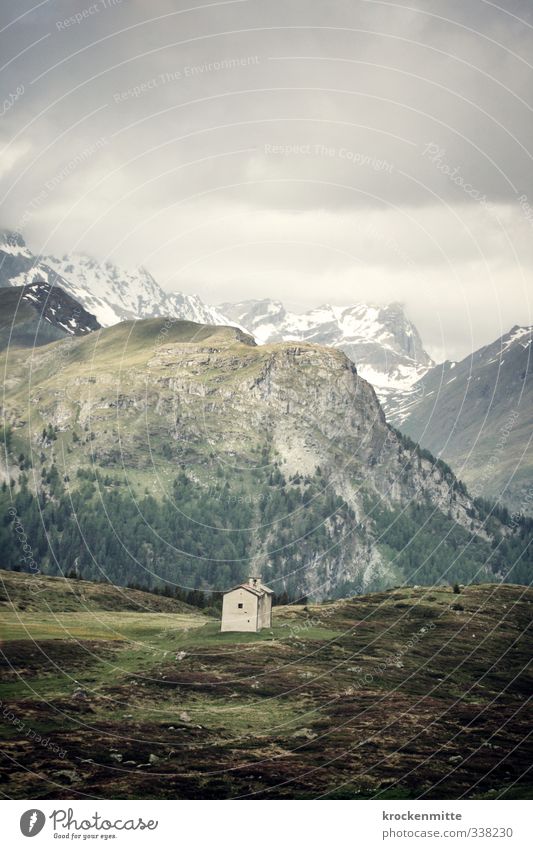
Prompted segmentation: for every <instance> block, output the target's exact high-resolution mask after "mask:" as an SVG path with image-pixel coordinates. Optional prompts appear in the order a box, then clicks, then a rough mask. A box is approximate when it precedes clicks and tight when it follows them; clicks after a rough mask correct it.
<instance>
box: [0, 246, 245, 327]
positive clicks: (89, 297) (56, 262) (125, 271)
mask: <svg viewBox="0 0 533 849" xmlns="http://www.w3.org/2000/svg"><path fill="white" fill-rule="evenodd" d="M0 239H1V241H0V286H27V285H28V284H30V283H32V282H33V281H36V280H39V281H45V282H47V283H50V284H51V285H57V286H60V287H61V289H63V290H64V291H65V292H67V293H68V294H70V295H71V296H72V297H73V298H75V299H76V300H77V301H78V302H79V303H80V304H82V306H83V307H85V309H86V310H88V312H90V313H92V314H94V315H95V316H96V318H97V320H98V322H99V323H100V324H101V325H102V326H103V327H108V326H110V325H112V324H117V323H118V322H120V321H125V320H127V319H143V318H155V317H157V316H170V317H173V318H177V319H185V320H188V321H197V322H200V323H202V324H227V323H228V322H227V319H226V318H225V317H224V316H223V315H221V313H220V312H219V311H218V310H216V309H214V308H213V307H210V306H208V305H206V304H204V303H203V302H202V301H201V300H200V298H199V297H198V296H197V295H186V294H181V293H172V294H168V293H167V292H165V291H164V290H163V289H162V288H161V286H160V285H159V284H158V283H157V281H156V280H155V279H154V277H153V276H152V275H151V274H150V272H149V271H148V270H147V269H146V268H143V267H140V268H136V269H130V268H124V267H122V266H120V265H117V264H116V263H113V262H111V261H110V260H106V261H104V262H99V261H98V260H96V259H94V258H93V257H90V256H86V255H85V254H65V255H63V256H62V257H56V256H34V255H33V254H32V253H31V251H30V250H29V249H28V248H27V246H26V244H25V242H24V239H23V238H22V236H21V235H20V234H18V233H12V232H9V231H6V232H4V233H3V234H2V235H1V237H0Z"/></svg>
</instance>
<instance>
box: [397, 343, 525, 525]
mask: <svg viewBox="0 0 533 849" xmlns="http://www.w3.org/2000/svg"><path fill="white" fill-rule="evenodd" d="M531 330H532V329H531V327H513V328H512V330H510V331H509V333H506V334H505V335H504V336H502V337H501V339H498V340H497V341H496V342H493V343H492V344H490V345H486V346H485V347H483V348H480V349H479V350H478V351H476V352H474V354H472V355H471V356H469V357H465V359H464V360H462V361H461V362H458V363H452V362H445V363H442V364H440V365H438V366H435V367H434V368H433V369H431V370H430V371H429V372H428V373H427V375H426V376H425V377H424V378H423V379H422V380H421V381H420V382H419V383H418V384H416V385H415V386H414V388H413V395H412V397H411V398H410V399H409V398H408V399H407V400H405V401H404V402H403V403H402V404H400V405H399V406H398V408H397V410H396V411H395V412H394V413H393V414H392V415H391V420H392V422H393V423H394V424H395V425H397V427H400V428H401V429H402V431H404V432H405V433H407V434H408V435H409V436H411V437H412V438H413V439H415V440H416V441H418V442H419V443H420V444H421V445H423V446H426V447H427V448H429V449H430V451H432V452H433V453H434V454H436V455H437V456H441V457H443V459H445V460H446V461H447V462H448V463H450V464H451V465H452V466H453V468H454V470H455V471H456V473H457V474H458V475H459V476H460V477H461V478H462V479H464V480H465V481H466V483H467V484H468V485H469V487H470V488H471V490H472V492H473V493H475V494H477V495H482V496H485V497H490V498H496V499H499V500H501V501H502V502H503V503H504V504H507V505H508V506H509V507H510V508H511V509H513V510H518V511H521V512H525V513H532V512H533V499H532V497H531V476H532V472H533V448H532V446H531V429H532V424H533V356H532V348H531Z"/></svg>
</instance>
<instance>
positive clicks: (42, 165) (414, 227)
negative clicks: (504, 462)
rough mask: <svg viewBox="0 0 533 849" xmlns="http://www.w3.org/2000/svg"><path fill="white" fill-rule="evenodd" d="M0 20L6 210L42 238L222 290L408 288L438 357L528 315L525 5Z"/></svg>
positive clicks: (162, 278) (340, 292)
mask: <svg viewBox="0 0 533 849" xmlns="http://www.w3.org/2000/svg"><path fill="white" fill-rule="evenodd" d="M30 10H31V11H30ZM26 11H27V12H28V13H27V14H25V12H26ZM0 15H1V18H2V20H1V21H0V29H1V32H0V43H1V47H2V49H1V52H0V56H1V57H2V59H1V61H2V63H3V69H2V72H1V73H2V98H3V99H4V102H3V105H2V107H1V108H0V114H1V120H0V148H1V149H2V155H1V158H0V197H1V198H2V209H3V212H2V221H1V222H0V223H1V224H3V225H4V226H8V227H11V228H18V229H21V230H22V231H23V233H24V236H25V238H26V240H27V242H28V243H29V245H30V246H31V247H32V248H33V250H34V251H35V252H42V253H58V254H63V253H68V252H71V251H81V252H85V253H89V254H93V255H95V256H96V257H98V258H99V259H106V258H111V259H113V260H115V261H118V262H121V263H123V264H127V265H139V264H142V265H145V266H146V267H147V268H149V270H150V271H152V273H153V274H154V276H155V277H156V279H157V280H158V281H159V282H160V283H161V285H162V286H163V287H164V288H166V289H168V290H182V291H185V292H189V293H197V294H199V295H200V296H201V297H202V298H203V299H204V300H206V301H208V302H210V303H220V302H222V301H231V300H242V299H245V298H261V297H271V298H277V299H280V300H283V302H284V303H285V304H286V306H288V307H290V308H292V309H296V310H298V311H303V310H305V309H308V308H309V307H312V306H316V305H318V304H321V303H325V302H329V303H333V304H338V305H343V304H352V303H356V302H360V301H370V302H378V303H381V302H383V303H384V302H388V301H393V300H394V301H402V302H404V303H405V305H406V309H407V312H408V314H409V315H410V317H411V318H412V319H413V320H414V321H415V323H416V324H417V326H418V328H419V330H420V332H421V334H422V337H423V340H424V342H425V345H426V347H427V349H428V350H429V351H430V352H431V353H432V354H433V355H434V356H435V357H436V358H439V359H440V358H442V357H444V356H447V357H451V358H455V357H459V356H464V355H465V354H467V353H468V352H469V351H470V350H472V348H476V347H479V346H480V345H481V344H484V343H487V342H490V341H492V340H493V339H494V338H496V337H497V336H499V335H501V334H502V333H503V332H505V331H507V330H508V329H509V328H510V327H511V326H512V325H513V324H516V323H520V324H530V323H532V319H531V297H530V293H531V289H532V287H531V281H532V268H533V167H532V166H533V163H532V157H533V150H532V143H533V126H532V125H533V122H532V100H533V73H532V72H533V68H532V63H533V50H532V46H533V29H532V24H533V4H532V3H531V0H501V3H500V4H499V5H498V4H496V3H492V2H490V3H489V2H486V1H485V0H469V1H468V2H467V3H466V2H465V0H410V2H409V3H408V4H406V5H405V6H403V5H402V4H401V3H400V2H394V0H393V2H382V0H280V2H278V0H268V2H266V0H236V1H235V2H222V3H217V2H211V3H198V2H195V0H183V2H182V0H150V2H146V0H145V2H141V1H140V0H122V2H118V0H97V2H95V3H92V4H91V3H90V2H88V0H81V2H71V0H69V1H68V2H67V0H65V2H54V0H48V2H47V0H45V1H44V2H40V3H38V4H35V2H33V3H30V2H28V0H3V2H2V3H1V4H0ZM69 19H70V20H69Z"/></svg>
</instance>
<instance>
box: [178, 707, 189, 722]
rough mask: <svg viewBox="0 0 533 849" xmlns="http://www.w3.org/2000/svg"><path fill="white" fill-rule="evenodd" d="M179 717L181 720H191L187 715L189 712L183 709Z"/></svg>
mask: <svg viewBox="0 0 533 849" xmlns="http://www.w3.org/2000/svg"><path fill="white" fill-rule="evenodd" d="M180 719H181V721H182V722H190V721H191V717H190V716H189V714H188V713H187V711H186V710H183V711H182V712H181V713H180Z"/></svg>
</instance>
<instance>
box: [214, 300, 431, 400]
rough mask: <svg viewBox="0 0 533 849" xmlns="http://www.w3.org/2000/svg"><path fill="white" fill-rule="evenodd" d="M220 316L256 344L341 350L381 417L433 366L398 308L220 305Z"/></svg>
mask: <svg viewBox="0 0 533 849" xmlns="http://www.w3.org/2000/svg"><path fill="white" fill-rule="evenodd" d="M220 310H221V312H223V313H224V315H226V316H227V317H228V318H229V319H232V320H233V321H235V322H238V323H239V324H240V325H241V326H243V327H245V328H247V330H249V332H250V333H253V334H254V336H255V338H256V339H257V340H258V341H259V342H260V343H267V342H278V341H282V340H284V341H288V340H298V341H307V342H314V343H316V344H320V345H328V346H333V347H336V348H340V349H341V350H342V351H344V353H345V354H347V356H348V357H350V359H351V360H352V361H353V362H354V363H355V364H356V366H357V370H358V372H359V374H361V375H362V376H363V377H364V378H365V379H367V380H368V381H369V382H370V383H372V385H373V386H374V388H375V389H376V392H377V393H378V396H379V398H380V401H381V403H382V404H383V406H384V409H385V412H386V413H388V412H389V409H390V399H391V398H392V396H395V402H394V403H395V404H397V403H398V396H401V398H402V399H403V398H404V397H407V396H408V394H409V390H410V388H411V386H412V385H413V383H415V382H416V381H417V380H419V379H420V378H421V377H422V376H423V375H424V374H425V373H426V371H427V370H428V368H430V367H431V366H432V365H433V362H432V360H431V357H430V356H429V355H428V354H427V352H426V351H425V350H424V347H423V345H422V341H421V339H420V336H419V334H418V331H417V329H416V327H415V326H414V324H413V323H412V322H410V321H409V319H407V317H406V316H405V313H404V311H403V307H402V305H401V304H389V305H388V306H384V307H380V306H375V305H372V304H357V305H356V306H352V307H333V306H330V305H329V304H326V305H324V306H322V307H317V308H316V309H313V310H309V311H308V312H306V313H302V314H296V313H290V312H287V310H285V308H284V306H283V304H282V303H281V302H279V301H270V300H261V301H243V302H241V303H237V304H230V303H224V304H221V306H220Z"/></svg>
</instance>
